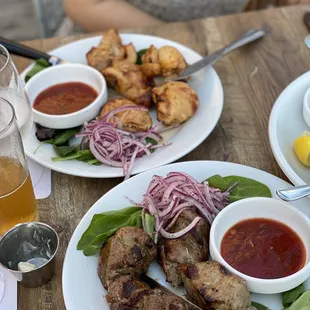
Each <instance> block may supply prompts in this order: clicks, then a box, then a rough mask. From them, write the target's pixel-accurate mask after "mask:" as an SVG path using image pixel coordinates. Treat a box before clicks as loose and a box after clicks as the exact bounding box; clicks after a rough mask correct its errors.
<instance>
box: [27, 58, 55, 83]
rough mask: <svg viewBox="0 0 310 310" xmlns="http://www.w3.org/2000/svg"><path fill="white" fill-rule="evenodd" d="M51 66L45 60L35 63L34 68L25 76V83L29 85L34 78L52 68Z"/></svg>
mask: <svg viewBox="0 0 310 310" xmlns="http://www.w3.org/2000/svg"><path fill="white" fill-rule="evenodd" d="M50 66H51V64H50V63H49V62H48V61H46V60H45V59H38V60H36V61H35V64H34V66H33V67H32V68H31V70H30V71H28V73H27V74H26V76H25V82H26V83H27V82H28V81H29V80H30V79H31V78H32V77H33V76H35V75H36V74H37V73H39V72H40V71H42V70H44V69H46V68H48V67H50Z"/></svg>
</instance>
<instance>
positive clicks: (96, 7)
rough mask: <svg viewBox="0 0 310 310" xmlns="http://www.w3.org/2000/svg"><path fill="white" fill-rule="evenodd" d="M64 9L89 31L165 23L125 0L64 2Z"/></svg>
mask: <svg viewBox="0 0 310 310" xmlns="http://www.w3.org/2000/svg"><path fill="white" fill-rule="evenodd" d="M64 8H65V11H66V13H67V14H68V16H69V17H70V18H71V19H72V20H73V21H74V22H75V23H77V24H78V25H80V26H82V27H83V28H84V29H85V30H88V31H102V30H106V29H108V28H131V27H145V26H153V25H157V24H160V23H163V21H161V20H159V19H157V18H154V17H153V16H151V15H149V14H147V13H145V12H143V11H141V10H139V9H137V8H135V7H134V6H133V5H131V4H130V3H128V2H126V1H125V0H64Z"/></svg>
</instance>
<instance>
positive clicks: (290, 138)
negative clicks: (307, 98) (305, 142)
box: [269, 72, 310, 185]
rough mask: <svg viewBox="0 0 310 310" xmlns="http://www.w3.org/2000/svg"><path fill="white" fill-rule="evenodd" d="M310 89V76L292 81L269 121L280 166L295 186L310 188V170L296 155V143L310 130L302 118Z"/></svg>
mask: <svg viewBox="0 0 310 310" xmlns="http://www.w3.org/2000/svg"><path fill="white" fill-rule="evenodd" d="M309 87H310V72H307V73H305V74H303V75H302V76H300V77H299V78H298V79H296V80H295V81H293V82H292V83H291V84H290V85H289V86H288V87H287V88H286V89H285V90H284V91H283V92H282V94H281V95H280V96H279V98H278V99H277V101H276V103H275V105H274V106H273V109H272V112H271V115H270V119H269V141H270V145H271V148H272V151H273V155H274V156H275V158H276V160H277V162H278V164H279V166H280V167H281V169H282V170H283V172H284V173H285V174H286V176H287V177H288V178H289V179H290V180H291V182H292V183H293V184H295V185H304V184H306V183H307V184H310V168H307V167H305V166H304V165H303V164H302V163H301V162H300V161H299V160H298V158H297V156H296V155H295V152H294V148H293V145H294V140H295V139H296V138H297V137H299V136H300V135H301V134H302V133H303V132H304V131H305V130H308V131H309V130H310V128H309V127H308V126H307V124H306V122H305V120H304V118H303V112H302V110H303V98H304V95H305V93H306V91H307V89H308V88H309Z"/></svg>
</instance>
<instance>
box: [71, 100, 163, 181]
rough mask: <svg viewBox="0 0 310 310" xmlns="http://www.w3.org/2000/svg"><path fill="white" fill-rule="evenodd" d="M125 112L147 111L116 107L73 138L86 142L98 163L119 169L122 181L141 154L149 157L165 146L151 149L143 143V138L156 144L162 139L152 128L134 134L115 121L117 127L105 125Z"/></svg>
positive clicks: (151, 147)
mask: <svg viewBox="0 0 310 310" xmlns="http://www.w3.org/2000/svg"><path fill="white" fill-rule="evenodd" d="M127 110H139V111H148V109H147V108H145V107H140V106H137V107H136V106H126V107H120V108H117V109H115V110H113V111H111V112H110V113H108V114H106V115H105V116H104V117H103V118H101V119H99V120H93V121H91V122H89V123H88V124H84V129H83V130H82V131H81V132H80V133H79V134H77V135H76V136H77V137H83V141H88V143H89V149H90V151H91V152H92V154H93V155H94V157H95V158H96V159H97V160H98V161H100V162H101V163H103V164H105V165H109V166H112V167H118V168H123V173H124V175H125V180H126V179H128V178H129V177H130V175H131V172H132V169H133V166H134V163H135V161H136V160H137V159H138V158H141V157H142V156H144V155H147V156H150V155H151V154H152V152H151V151H152V150H154V149H156V148H160V147H164V146H166V145H168V144H157V145H156V146H154V145H152V144H151V143H148V142H147V140H146V139H147V138H152V139H154V140H156V141H157V142H158V141H160V140H162V137H161V136H160V135H159V134H158V133H156V132H155V131H154V129H153V128H151V129H149V130H148V131H147V132H144V133H137V134H135V133H131V132H127V131H125V130H123V129H121V128H120V127H121V126H120V124H119V123H120V122H119V121H118V122H117V124H118V125H115V124H112V123H110V122H109V120H110V119H111V117H113V116H114V115H115V114H117V113H118V112H123V111H127ZM115 119H116V118H115ZM118 120H119V119H118Z"/></svg>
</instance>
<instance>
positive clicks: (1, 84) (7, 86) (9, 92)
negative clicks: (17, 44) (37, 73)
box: [0, 45, 32, 133]
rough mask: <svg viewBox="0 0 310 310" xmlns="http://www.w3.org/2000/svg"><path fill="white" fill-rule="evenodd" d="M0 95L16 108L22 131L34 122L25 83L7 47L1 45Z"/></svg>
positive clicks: (18, 122)
mask: <svg viewBox="0 0 310 310" xmlns="http://www.w3.org/2000/svg"><path fill="white" fill-rule="evenodd" d="M0 97H2V98H4V99H6V100H7V101H9V102H10V103H11V104H12V105H13V107H14V109H15V114H16V118H17V124H18V126H19V129H20V131H21V132H22V133H24V132H25V131H26V130H28V129H29V128H30V127H31V124H32V111H31V105H30V102H29V99H28V96H27V94H26V92H25V89H24V85H23V82H22V80H21V79H20V77H19V75H18V72H17V70H16V68H15V65H14V63H13V61H12V59H11V57H10V54H9V52H8V51H7V49H6V48H5V47H4V46H2V45H0Z"/></svg>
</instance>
